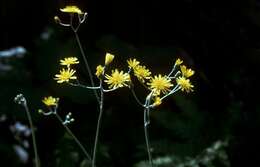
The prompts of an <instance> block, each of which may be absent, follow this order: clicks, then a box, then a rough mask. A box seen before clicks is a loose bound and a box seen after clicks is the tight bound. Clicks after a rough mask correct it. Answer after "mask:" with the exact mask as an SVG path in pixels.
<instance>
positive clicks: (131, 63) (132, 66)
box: [127, 59, 140, 69]
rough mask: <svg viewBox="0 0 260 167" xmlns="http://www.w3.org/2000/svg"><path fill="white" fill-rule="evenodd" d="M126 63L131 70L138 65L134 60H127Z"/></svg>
mask: <svg viewBox="0 0 260 167" xmlns="http://www.w3.org/2000/svg"><path fill="white" fill-rule="evenodd" d="M127 63H128V67H129V68H132V69H135V67H136V66H138V65H139V64H140V62H139V61H137V60H136V59H129V60H127Z"/></svg>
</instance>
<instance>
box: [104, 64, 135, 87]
mask: <svg viewBox="0 0 260 167" xmlns="http://www.w3.org/2000/svg"><path fill="white" fill-rule="evenodd" d="M106 79H107V80H105V82H107V84H108V85H109V88H110V89H111V88H113V89H115V88H119V87H124V86H128V83H127V82H130V76H129V74H128V73H124V72H123V71H120V72H119V71H118V70H117V69H115V70H113V71H112V74H111V76H110V75H106Z"/></svg>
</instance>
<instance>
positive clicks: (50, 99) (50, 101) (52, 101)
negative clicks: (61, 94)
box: [42, 96, 59, 107]
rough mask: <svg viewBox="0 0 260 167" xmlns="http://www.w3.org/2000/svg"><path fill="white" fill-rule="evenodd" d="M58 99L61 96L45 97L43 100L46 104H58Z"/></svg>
mask: <svg viewBox="0 0 260 167" xmlns="http://www.w3.org/2000/svg"><path fill="white" fill-rule="evenodd" d="M58 101H59V98H54V97H52V96H49V97H44V98H43V100H42V102H43V103H44V104H45V105H46V106H48V107H49V106H57V105H58Z"/></svg>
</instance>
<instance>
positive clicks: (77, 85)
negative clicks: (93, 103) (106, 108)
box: [69, 82, 100, 90]
mask: <svg viewBox="0 0 260 167" xmlns="http://www.w3.org/2000/svg"><path fill="white" fill-rule="evenodd" d="M69 85H71V86H75V87H81V88H86V89H92V90H97V89H100V87H99V86H96V87H92V86H85V85H82V84H80V83H77V84H74V83H70V82H69Z"/></svg>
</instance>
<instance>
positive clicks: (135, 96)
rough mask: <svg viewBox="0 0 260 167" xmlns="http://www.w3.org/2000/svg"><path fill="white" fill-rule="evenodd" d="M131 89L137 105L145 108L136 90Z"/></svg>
mask: <svg viewBox="0 0 260 167" xmlns="http://www.w3.org/2000/svg"><path fill="white" fill-rule="evenodd" d="M130 89H131V92H132V94H133V96H134V98H135V100H136V101H137V103H138V104H139V105H140V106H143V107H144V105H143V104H142V102H141V101H140V100H139V98H138V97H137V95H136V93H135V91H134V89H133V88H130Z"/></svg>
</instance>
